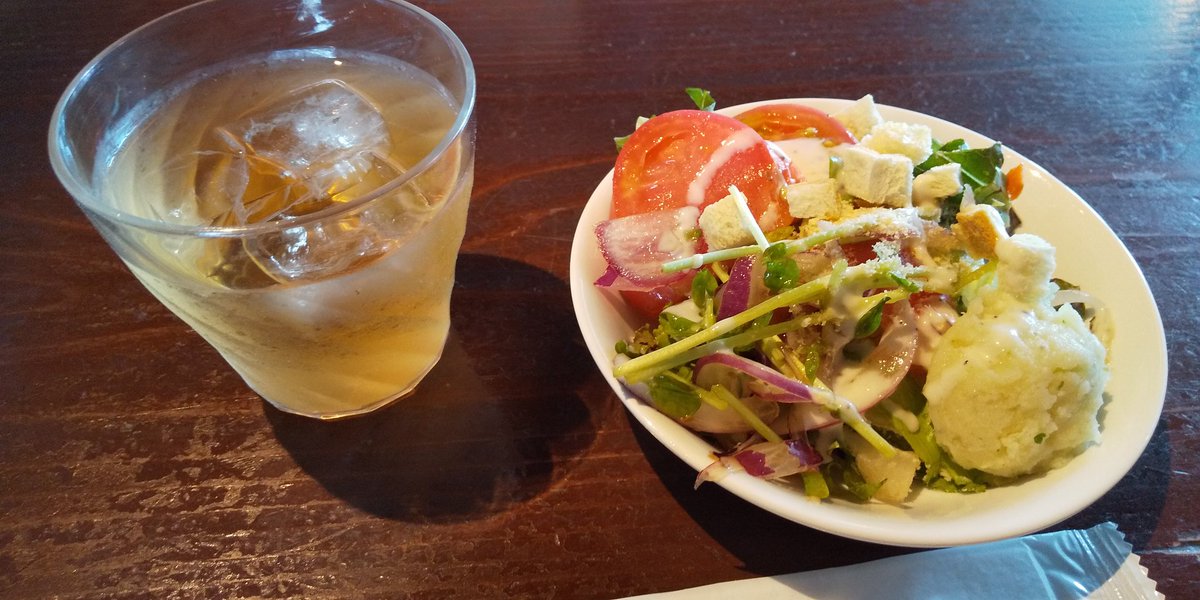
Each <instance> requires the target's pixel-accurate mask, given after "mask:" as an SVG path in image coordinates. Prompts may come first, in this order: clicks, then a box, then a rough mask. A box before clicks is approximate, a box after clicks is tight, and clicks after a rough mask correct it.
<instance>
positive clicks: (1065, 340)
mask: <svg viewBox="0 0 1200 600" xmlns="http://www.w3.org/2000/svg"><path fill="white" fill-rule="evenodd" d="M977 211H984V212H985V213H986V212H987V211H993V209H992V208H991V207H988V206H976V207H974V208H972V209H970V211H968V214H967V215H965V216H966V218H968V219H970V218H972V215H973V214H974V213H976V212H977ZM993 212H994V211H993ZM980 216H986V217H987V218H988V219H989V220H991V217H992V215H986V214H985V215H975V217H976V218H978V217H980ZM961 220H962V219H960V221H961ZM995 222H997V223H998V222H999V218H998V215H997V216H996V217H995ZM994 252H995V260H996V261H997V266H996V277H995V280H994V281H993V282H991V283H990V284H988V285H987V286H985V287H983V288H982V289H980V290H979V291H978V293H977V295H975V297H974V298H972V300H971V301H970V303H969V304H968V306H967V312H966V313H965V314H964V315H962V316H961V317H960V318H959V319H958V321H957V322H955V324H954V325H953V326H951V327H950V329H949V330H948V331H947V332H946V334H945V336H944V337H943V338H942V339H941V341H940V342H939V344H938V346H937V348H936V349H935V351H934V354H933V357H932V359H931V362H930V366H929V374H928V377H927V379H926V383H925V387H924V393H925V396H926V398H927V399H928V403H929V416H930V419H931V421H932V423H933V430H934V437H935V439H936V440H937V442H938V444H939V445H940V446H941V447H942V448H943V449H944V450H945V451H946V452H947V453H949V454H950V456H951V457H952V458H953V459H954V460H955V461H956V462H957V463H959V464H960V465H962V466H964V467H968V468H972V469H978V470H980V471H983V472H985V473H989V474H991V475H995V476H999V477H1005V478H1013V477H1020V476H1023V475H1030V474H1036V473H1042V472H1045V471H1047V470H1050V469H1053V468H1057V467H1059V466H1062V465H1063V464H1064V463H1066V462H1067V461H1068V460H1069V459H1070V458H1072V457H1073V456H1075V455H1077V454H1079V453H1080V452H1082V451H1083V450H1084V449H1085V448H1086V447H1087V446H1089V445H1091V444H1092V443H1094V442H1095V441H1096V440H1097V439H1098V437H1099V434H1100V432H1099V423H1098V413H1099V410H1100V406H1101V404H1102V403H1103V393H1104V387H1105V385H1106V383H1107V381H1108V370H1107V367H1106V365H1105V348H1104V346H1103V344H1101V343H1100V341H1099V340H1098V339H1097V338H1096V336H1095V335H1093V334H1092V332H1091V331H1090V330H1089V329H1088V326H1087V324H1085V323H1084V321H1083V319H1082V318H1081V317H1080V316H1079V314H1078V313H1077V312H1076V311H1075V310H1073V309H1072V308H1071V307H1070V306H1069V305H1064V306H1062V307H1060V308H1058V309H1055V308H1054V307H1053V306H1052V305H1051V299H1052V298H1053V296H1054V293H1055V291H1057V286H1056V285H1055V284H1054V283H1052V282H1051V280H1050V277H1051V275H1052V274H1053V272H1054V267H1055V263H1054V248H1053V246H1051V245H1050V244H1048V243H1047V242H1046V241H1044V240H1042V239H1041V238H1039V237H1037V236H1033V235H1029V234H1016V235H1013V236H1011V237H1009V236H1008V235H1006V234H1004V232H1003V230H1000V231H999V233H998V235H996V236H995V243H994Z"/></svg>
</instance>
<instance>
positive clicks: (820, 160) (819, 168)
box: [771, 138, 832, 181]
mask: <svg viewBox="0 0 1200 600" xmlns="http://www.w3.org/2000/svg"><path fill="white" fill-rule="evenodd" d="M771 143H773V144H775V146H776V147H778V148H779V149H780V150H782V151H783V153H784V154H786V155H787V157H788V158H789V159H791V161H792V166H793V167H795V168H796V170H797V171H799V172H800V174H801V175H802V176H803V179H802V180H803V181H820V180H822V179H829V157H830V156H832V151H831V150H832V149H831V148H829V147H828V146H826V145H825V140H824V139H823V138H795V139H791V140H778V141H775V142H771Z"/></svg>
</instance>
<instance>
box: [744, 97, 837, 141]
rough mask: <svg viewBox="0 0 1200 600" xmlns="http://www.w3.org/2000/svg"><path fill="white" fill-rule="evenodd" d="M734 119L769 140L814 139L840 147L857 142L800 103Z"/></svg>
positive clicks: (769, 106) (772, 106)
mask: <svg viewBox="0 0 1200 600" xmlns="http://www.w3.org/2000/svg"><path fill="white" fill-rule="evenodd" d="M735 118H736V119H737V120H738V121H741V122H743V123H745V124H747V125H749V126H750V127H753V128H754V130H755V131H757V132H758V134H759V135H761V136H762V137H763V139H765V140H770V141H777V140H790V139H793V138H798V137H814V136H815V137H820V138H825V139H827V140H830V141H832V142H835V143H839V144H854V143H857V142H858V140H855V139H854V135H853V134H851V133H850V132H849V131H848V130H847V129H846V127H845V126H844V125H842V124H841V123H839V122H838V120H837V119H834V118H833V117H831V116H829V115H828V114H826V113H824V112H822V111H819V110H817V109H815V108H812V107H811V106H804V105H803V104H782V103H781V104H765V105H763V106H759V107H757V108H752V109H750V110H748V111H746V112H744V113H742V114H740V115H738V116H737V117H735Z"/></svg>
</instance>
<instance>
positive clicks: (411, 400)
mask: <svg viewBox="0 0 1200 600" xmlns="http://www.w3.org/2000/svg"><path fill="white" fill-rule="evenodd" d="M451 315H452V317H451V332H450V337H449V340H448V341H447V343H446V348H445V351H444V353H443V355H442V359H441V360H440V361H439V362H438V364H437V366H435V367H434V368H433V370H431V371H430V372H429V375H428V376H427V377H426V378H425V380H424V381H423V382H422V383H421V385H420V386H419V387H418V388H417V390H416V392H415V393H414V394H413V395H411V396H409V397H407V398H405V399H402V400H400V401H398V402H396V403H395V404H393V405H392V406H389V407H387V408H384V409H381V410H379V411H376V412H373V413H371V414H368V415H365V416H362V417H356V418H351V419H346V420H343V421H336V422H328V423H325V422H320V421H316V420H312V419H307V418H304V417H298V416H295V415H290V414H287V413H283V412H281V411H279V410H276V409H275V408H273V407H271V406H270V405H269V404H267V403H266V402H264V403H263V406H264V411H265V413H266V417H267V419H268V421H270V423H271V425H272V427H273V428H274V431H275V435H276V436H277V437H278V439H279V441H280V443H281V444H282V445H283V447H284V448H286V449H287V451H288V452H289V453H291V454H292V456H293V458H294V459H295V460H296V462H297V463H298V464H299V465H300V467H301V468H302V469H304V470H305V471H306V472H307V473H308V474H309V475H311V476H312V477H313V478H314V479H315V480H317V481H318V482H320V483H321V484H322V485H323V486H325V487H326V488H327V489H328V490H329V491H330V492H331V493H333V494H335V495H336V496H338V497H340V498H342V499H344V500H345V501H347V502H349V503H351V504H353V505H355V506H357V507H359V508H361V509H363V510H366V511H369V512H371V513H373V514H377V515H380V516H384V517H388V518H394V519H400V520H409V521H416V522H450V521H459V520H469V519H472V518H477V517H479V516H482V515H487V514H491V513H495V512H499V511H503V510H505V509H506V508H507V507H509V506H511V505H513V504H516V503H520V502H524V501H526V500H529V499H530V498H533V497H535V496H536V495H538V494H539V493H540V492H542V491H543V490H545V489H546V488H547V487H548V485H549V484H550V483H551V481H552V479H553V477H554V470H555V466H556V465H560V466H561V465H562V464H563V463H567V462H570V461H571V460H572V458H573V457H575V456H578V455H579V454H580V453H581V452H583V451H584V450H585V449H586V448H587V447H588V446H590V444H591V443H592V441H593V439H594V438H595V430H594V427H593V425H592V423H591V421H590V419H589V412H588V408H587V406H585V405H584V403H583V402H582V401H581V400H580V398H579V397H578V396H577V395H575V393H574V388H575V387H576V384H577V383H578V382H579V381H580V380H581V379H582V378H583V377H584V375H585V374H586V373H587V372H588V369H589V368H590V358H589V357H588V354H587V353H586V351H585V350H584V345H583V342H582V340H581V339H580V335H579V328H578V327H577V326H576V323H575V319H574V316H573V313H572V311H571V302H570V293H569V291H568V290H567V286H566V285H565V284H564V283H563V282H562V281H560V280H559V279H557V278H556V277H554V276H553V275H552V274H550V273H547V272H545V271H542V270H540V269H536V268H534V267H531V266H529V265H526V264H523V263H519V262H516V261H512V260H508V259H503V258H499V257H494V256H486V255H462V256H460V257H459V261H458V269H457V272H456V281H455V289H454V295H453V300H452V305H451Z"/></svg>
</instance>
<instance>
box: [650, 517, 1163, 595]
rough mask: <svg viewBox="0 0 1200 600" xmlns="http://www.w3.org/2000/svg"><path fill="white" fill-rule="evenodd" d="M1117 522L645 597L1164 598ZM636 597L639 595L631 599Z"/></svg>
mask: <svg viewBox="0 0 1200 600" xmlns="http://www.w3.org/2000/svg"><path fill="white" fill-rule="evenodd" d="M1132 550H1133V547H1132V546H1131V545H1130V544H1129V543H1128V542H1126V541H1125V538H1124V536H1123V535H1121V532H1119V531H1117V527H1116V525H1114V524H1112V523H1103V524H1101V525H1097V526H1095V527H1092V528H1091V529H1087V530H1068V531H1058V532H1054V533H1044V534H1040V535H1033V536H1026V537H1022V538H1016V539H1010V540H1003V541H999V542H990V543H986V544H977V545H973V546H961V547H957V548H945V549H941V550H931V551H928V552H919V553H916V554H909V555H905V556H895V557H892V558H886V559H882V560H877V561H873V562H869V563H864V564H861V565H854V566H849V567H838V568H832V569H823V570H820V571H810V572H806V573H793V574H790V575H780V576H777V577H762V578H757V579H747V580H743V581H730V582H725V583H717V584H713V585H708V586H704V587H699V588H693V589H688V590H680V591H677V592H666V593H660V594H649V595H645V596H637V597H636V598H637V600H709V599H712V600H716V599H724V598H755V599H757V600H805V599H812V600H829V599H834V598H836V599H839V600H843V599H844V600H853V599H859V598H861V599H863V600H868V599H869V600H878V599H879V598H894V599H903V598H912V599H914V600H915V599H920V600H930V599H936V598H947V599H951V598H953V599H958V598H972V599H973V600H1010V599H1011V598H1025V599H1036V598H1048V599H1053V600H1070V599H1084V598H1088V599H1096V600H1134V599H1137V600H1140V599H1152V598H1163V595H1162V594H1159V593H1158V592H1156V591H1155V589H1154V588H1155V584H1154V581H1153V580H1151V579H1150V578H1149V576H1148V575H1147V573H1146V571H1145V569H1143V568H1142V567H1141V565H1140V564H1139V558H1138V555H1137V554H1133V553H1132ZM630 600H633V599H630Z"/></svg>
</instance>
